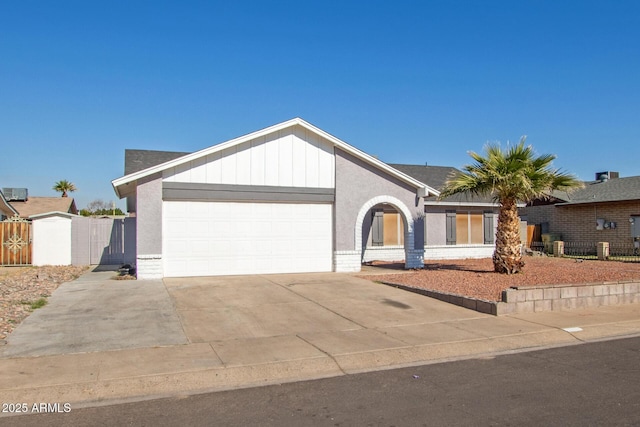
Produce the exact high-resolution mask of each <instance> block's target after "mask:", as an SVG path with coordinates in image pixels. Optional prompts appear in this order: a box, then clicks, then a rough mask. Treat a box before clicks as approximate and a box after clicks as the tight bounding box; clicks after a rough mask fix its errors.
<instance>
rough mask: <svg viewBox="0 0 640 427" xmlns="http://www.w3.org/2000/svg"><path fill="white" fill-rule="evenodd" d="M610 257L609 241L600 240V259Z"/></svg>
mask: <svg viewBox="0 0 640 427" xmlns="http://www.w3.org/2000/svg"><path fill="white" fill-rule="evenodd" d="M607 258H609V242H598V259H599V260H601V261H604V260H606V259H607Z"/></svg>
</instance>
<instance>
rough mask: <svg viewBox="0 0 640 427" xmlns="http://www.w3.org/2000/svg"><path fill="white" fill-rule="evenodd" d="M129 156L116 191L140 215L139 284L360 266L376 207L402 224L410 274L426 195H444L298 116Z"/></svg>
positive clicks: (417, 255)
mask: <svg viewBox="0 0 640 427" xmlns="http://www.w3.org/2000/svg"><path fill="white" fill-rule="evenodd" d="M163 156H167V157H163ZM125 157H126V158H127V159H125V160H126V161H127V164H126V166H125V176H123V177H121V178H118V179H116V180H114V181H112V185H113V187H114V190H115V192H116V194H117V195H118V197H120V198H124V197H126V198H127V199H128V202H127V206H128V208H129V209H130V212H132V213H133V212H135V217H136V221H137V238H136V240H137V245H136V247H137V256H136V258H137V272H138V278H141V279H145V278H159V277H163V276H168V277H171V276H173V277H175V276H196V275H204V276H206V275H231V274H263V273H293V272H315V271H359V270H360V266H361V263H362V259H363V252H364V251H363V247H364V246H363V241H366V240H365V238H364V236H367V235H368V234H369V231H370V230H369V229H368V227H367V225H368V224H369V223H368V222H367V221H366V218H369V217H370V215H371V213H370V212H371V209H372V208H374V207H376V206H379V205H386V206H388V207H392V208H393V209H394V210H395V211H396V212H397V213H398V217H399V218H401V220H402V224H403V225H402V231H399V230H398V233H397V235H396V239H397V240H396V241H397V242H398V243H400V244H401V245H403V246H402V247H403V252H404V253H403V256H402V258H403V259H404V260H405V266H406V268H415V267H422V266H423V254H424V235H425V234H424V227H423V224H424V221H423V220H424V215H423V212H424V209H425V207H424V197H425V196H437V195H438V194H439V193H438V192H437V191H436V190H435V189H434V188H433V187H431V186H429V185H427V184H425V183H424V182H422V181H420V180H418V179H416V178H415V177H412V176H410V175H408V174H406V173H403V172H401V171H399V170H397V169H395V168H393V167H391V166H389V165H387V164H385V163H383V162H381V161H380V160H377V159H376V158H374V157H372V156H370V155H368V154H366V153H364V152H362V151H360V150H358V149H357V148H355V147H353V146H351V145H349V144H347V143H346V142H344V141H341V140H340V139H338V138H336V137H334V136H333V135H330V134H328V133H327V132H324V131H323V130H321V129H319V128H317V127H315V126H313V125H311V124H309V123H307V122H306V121H304V120H302V119H299V118H296V119H292V120H289V121H286V122H283V123H280V124H277V125H274V126H271V127H269V128H266V129H263V130H260V131H257V132H253V133H250V134H248V135H245V136H242V137H239V138H236V139H233V140H230V141H227V142H224V143H221V144H218V145H214V146H212V147H209V148H205V149H203V150H201V151H198V152H195V153H190V154H185V153H167V152H148V151H147V152H145V151H128V152H127V153H125ZM134 159H135V163H134ZM163 160H164V161H163ZM157 161H160V162H161V163H159V164H158V163H156V162H157ZM153 163H156V164H153ZM398 221H399V220H398ZM396 224H399V222H396ZM369 226H370V225H369ZM400 235H402V237H400Z"/></svg>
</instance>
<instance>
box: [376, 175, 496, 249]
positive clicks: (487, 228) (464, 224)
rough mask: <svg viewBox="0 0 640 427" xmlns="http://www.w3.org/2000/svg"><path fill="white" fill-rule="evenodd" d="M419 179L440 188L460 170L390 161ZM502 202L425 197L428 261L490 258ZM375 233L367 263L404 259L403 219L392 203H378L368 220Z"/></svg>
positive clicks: (487, 198)
mask: <svg viewBox="0 0 640 427" xmlns="http://www.w3.org/2000/svg"><path fill="white" fill-rule="evenodd" d="M389 166H391V167H393V168H394V169H397V170H399V171H401V172H404V173H406V174H407V175H409V176H411V177H413V178H415V179H417V180H418V181H421V182H425V183H427V184H429V186H430V187H432V188H435V189H437V190H440V189H441V188H442V187H444V184H445V182H446V181H447V179H448V178H450V177H451V176H452V175H453V174H455V173H457V172H459V171H458V170H457V169H456V168H453V167H446V166H423V165H402V164H390V165H389ZM498 210H499V204H497V203H496V202H494V201H493V200H492V199H491V198H490V197H467V196H465V195H456V196H451V197H447V198H445V199H442V200H438V198H437V197H436V196H428V197H425V198H424V212H423V215H424V224H425V226H424V242H425V246H424V251H425V252H424V259H459V258H486V257H491V256H492V254H493V251H494V249H495V230H496V226H497V221H498ZM369 219H370V221H371V223H372V225H371V230H372V232H371V234H370V235H369V236H368V240H367V242H366V245H365V246H366V248H367V249H366V251H365V253H364V261H373V260H387V261H392V260H401V259H402V251H401V250H399V249H401V248H402V246H401V245H402V241H401V238H402V235H401V234H400V235H399V234H398V232H397V230H399V229H401V228H400V227H401V225H399V223H400V222H401V220H402V219H401V217H399V216H398V214H397V213H395V212H394V210H393V209H392V208H390V207H388V206H383V205H378V206H375V207H374V209H373V213H372V215H371V217H370V218H369Z"/></svg>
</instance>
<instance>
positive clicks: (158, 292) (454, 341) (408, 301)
mask: <svg viewBox="0 0 640 427" xmlns="http://www.w3.org/2000/svg"><path fill="white" fill-rule="evenodd" d="M112 276H113V273H110V274H109V273H104V272H102V273H100V272H92V273H87V274H85V275H83V276H82V277H81V278H80V279H78V280H76V281H74V282H71V283H66V284H63V285H62V286H60V288H58V290H57V291H56V292H54V294H53V295H52V296H51V298H50V299H49V304H47V305H46V306H45V307H43V308H41V309H38V310H36V311H35V312H34V313H33V314H32V315H31V316H30V317H29V318H27V319H26V320H25V321H24V322H23V323H22V324H21V325H20V326H19V327H18V328H17V329H16V330H15V331H14V332H13V333H12V334H11V335H9V337H8V340H7V341H8V342H7V344H6V345H4V346H0V394H2V395H3V397H4V398H5V401H7V402H26V401H31V402H48V401H52V402H60V401H62V402H87V401H89V402H91V401H104V400H105V399H127V398H140V397H145V396H162V395H176V394H183V393H194V392H205V391H213V390H225V389H229V388H236V387H249V386H257V385H265V384H275V383H282V382H289V381H299V380H309V379H315V378H324V377H331V376H337V375H345V374H350V373H356V372H364V371H372V370H377V369H381V368H382V369H388V368H392V367H399V366H408V365H414V364H424V363H433V362H441V361H445V360H451V359H460V358H469V357H479V356H482V357H487V356H491V355H495V354H501V353H505V352H512V351H522V350H523V349H534V348H542V347H548V346H557V345H568V344H576V343H580V342H586V341H589V340H601V339H603V338H607V337H612V336H627V335H632V334H638V333H639V332H638V331H640V320H638V319H639V317H638V308H637V305H633V304H631V305H629V306H626V307H624V306H623V307H604V308H598V309H591V310H585V311H580V312H571V311H569V312H560V313H552V314H548V313H535V314H532V315H531V316H524V315H523V316H501V317H494V316H490V315H486V314H481V313H478V312H475V311H471V310H466V309H464V308H461V307H457V306H453V305H450V304H447V303H444V302H441V301H437V300H434V299H430V298H427V297H424V296H421V295H417V294H413V293H409V292H406V291H402V290H398V289H395V288H391V287H388V286H384V285H381V284H377V283H374V282H371V281H369V280H365V279H359V278H356V277H354V276H352V275H348V274H336V273H322V274H290V275H265V276H243V277H239V276H238V277H207V278H179V279H165V280H164V281H163V280H148V281H124V282H120V281H115V280H112V279H111V277H112ZM568 326H570V327H571V328H568V329H567V330H564V329H562V328H566V327H568ZM577 326H579V327H578V328H576V327H577ZM576 330H580V332H576ZM36 356H37V357H36ZM0 416H1V414H0Z"/></svg>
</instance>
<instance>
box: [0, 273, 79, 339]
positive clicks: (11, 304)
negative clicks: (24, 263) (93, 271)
mask: <svg viewBox="0 0 640 427" xmlns="http://www.w3.org/2000/svg"><path fill="white" fill-rule="evenodd" d="M86 269H87V267H78V266H45V267H0V344H2V343H3V342H4V341H3V340H4V339H5V338H6V337H7V335H9V334H10V333H11V331H13V330H14V329H15V328H16V326H18V325H19V324H20V322H22V321H23V320H24V319H25V318H26V317H27V316H29V314H31V312H32V311H33V310H36V309H37V308H39V307H42V306H43V305H44V304H46V298H47V297H49V296H51V293H52V292H53V291H55V290H56V289H57V288H58V286H60V284H62V283H64V282H69V281H71V280H74V279H76V278H77V277H78V276H80V275H81V274H82V273H83V272H84V271H85V270H86Z"/></svg>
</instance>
